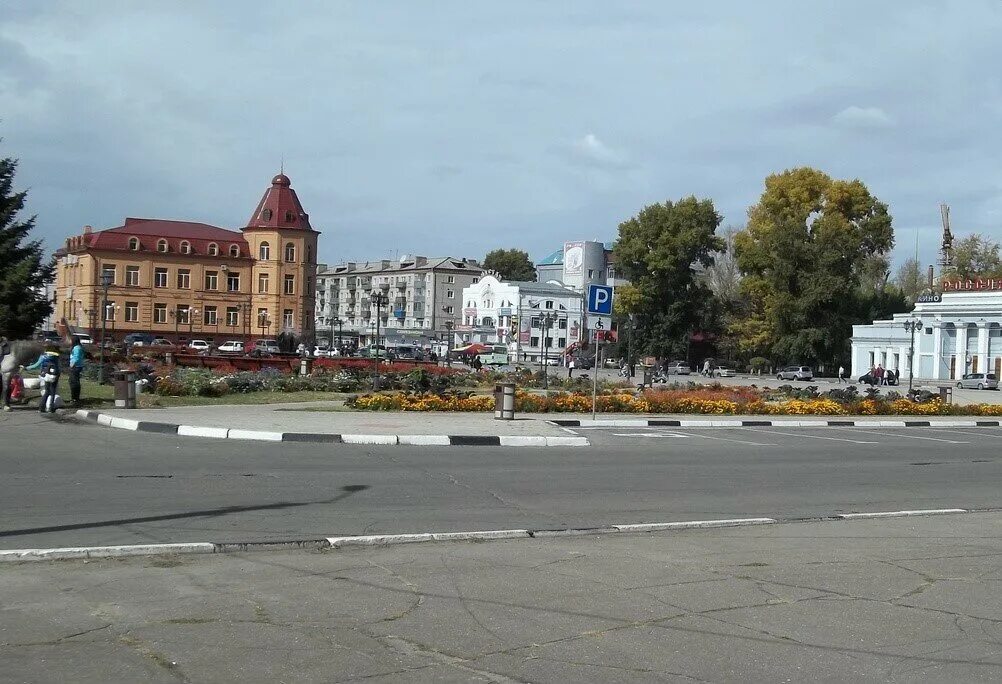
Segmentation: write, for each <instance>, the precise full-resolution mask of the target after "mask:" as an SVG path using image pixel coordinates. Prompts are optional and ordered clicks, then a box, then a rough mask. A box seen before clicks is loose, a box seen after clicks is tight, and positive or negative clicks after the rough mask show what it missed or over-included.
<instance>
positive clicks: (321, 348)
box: [313, 344, 331, 359]
mask: <svg viewBox="0 0 1002 684" xmlns="http://www.w3.org/2000/svg"><path fill="white" fill-rule="evenodd" d="M330 355H331V352H330V349H328V348H327V345H323V344H318V345H317V346H315V347H314V348H313V358H315V359H323V358H326V357H328V356H330Z"/></svg>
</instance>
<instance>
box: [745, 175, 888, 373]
mask: <svg viewBox="0 0 1002 684" xmlns="http://www.w3.org/2000/svg"><path fill="white" fill-rule="evenodd" d="M735 241H736V253H737V258H738V265H739V266H740V267H741V270H742V272H743V273H744V274H745V277H744V280H743V281H742V290H743V292H744V293H745V294H746V295H747V296H748V297H749V299H750V300H751V301H750V306H749V312H748V318H747V319H746V320H744V321H742V322H741V324H740V325H739V326H737V330H738V331H739V332H740V333H741V334H743V335H744V336H745V338H744V340H743V348H745V349H747V350H748V351H752V350H754V349H756V348H758V349H761V348H762V347H765V346H767V347H768V351H769V354H768V355H769V356H771V357H772V358H773V359H774V360H775V361H778V362H802V363H816V362H835V361H837V360H838V359H844V356H845V353H846V349H847V345H848V341H849V338H850V336H851V330H852V324H853V323H859V322H863V321H861V320H859V318H860V313H859V311H860V299H861V297H862V293H861V287H860V285H861V282H862V276H863V272H864V269H865V267H866V265H867V263H868V262H869V261H870V260H871V259H873V258H874V257H883V256H885V255H886V254H887V252H888V251H889V250H890V248H891V247H892V246H893V244H894V233H893V229H892V227H891V216H890V214H889V213H888V211H887V206H886V205H885V204H884V203H882V202H880V201H879V200H877V199H876V198H875V197H874V196H873V195H871V194H870V191H869V190H868V189H867V188H866V186H865V185H864V184H863V183H862V182H861V181H859V180H851V181H844V180H834V179H832V178H830V177H829V176H827V175H826V174H824V173H822V172H821V171H818V170H816V169H811V168H798V169H791V170H788V171H784V172H783V173H779V174H775V175H772V176H769V177H768V178H766V181H765V191H764V192H763V193H762V197H761V198H760V200H759V202H758V203H757V204H755V205H754V206H752V207H751V208H750V209H749V210H748V227H747V228H746V230H745V231H743V232H742V233H740V234H739V235H738V236H737V237H736V238H735ZM866 322H869V321H866ZM766 340H768V341H767V342H766Z"/></svg>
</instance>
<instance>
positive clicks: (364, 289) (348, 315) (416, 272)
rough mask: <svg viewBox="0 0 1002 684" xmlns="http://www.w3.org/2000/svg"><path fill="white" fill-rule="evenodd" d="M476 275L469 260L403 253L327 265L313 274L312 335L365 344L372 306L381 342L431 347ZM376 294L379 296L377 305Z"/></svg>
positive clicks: (370, 335)
mask: <svg viewBox="0 0 1002 684" xmlns="http://www.w3.org/2000/svg"><path fill="white" fill-rule="evenodd" d="M482 274H483V268H481V266H480V264H479V263H477V262H476V261H475V260H474V259H459V258H454V257H423V256H410V255H405V256H403V257H401V258H400V259H399V260H390V259H383V260H380V261H366V262H354V261H351V262H345V263H340V264H334V265H332V266H328V267H326V268H325V269H324V270H323V271H322V272H320V273H319V274H318V275H317V287H318V297H317V302H316V310H315V321H316V328H317V331H318V333H317V337H318V338H320V339H323V340H330V339H332V338H333V340H334V342H335V343H336V342H337V341H338V338H341V340H342V341H344V340H345V339H348V340H352V341H356V342H358V344H369V343H371V342H372V341H373V340H374V339H375V334H376V320H377V309H378V319H379V335H380V341H381V343H386V344H404V343H409V344H415V345H419V346H422V347H427V346H432V345H433V343H434V342H435V341H437V340H443V339H445V338H447V337H450V331H455V329H456V328H457V326H458V324H459V322H460V321H461V320H462V313H461V311H460V309H461V302H462V292H463V288H465V287H468V286H470V285H472V284H474V283H476V282H478V281H479V280H480V277H481V275H482ZM377 295H379V296H380V297H381V298H384V299H383V302H382V304H379V306H378V307H377ZM454 334H455V333H454V332H452V335H454Z"/></svg>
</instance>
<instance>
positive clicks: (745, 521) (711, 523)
mask: <svg viewBox="0 0 1002 684" xmlns="http://www.w3.org/2000/svg"><path fill="white" fill-rule="evenodd" d="M775 522H776V520H775V519H774V518H733V519H731V520H691V521H689V522H669V523H640V524H636V525H613V527H615V528H616V529H617V530H619V531H620V532H658V531H660V530H687V529H706V528H713V527H741V526H743V525H772V524H775Z"/></svg>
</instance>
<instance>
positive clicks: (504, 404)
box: [494, 382, 515, 420]
mask: <svg viewBox="0 0 1002 684" xmlns="http://www.w3.org/2000/svg"><path fill="white" fill-rule="evenodd" d="M494 419H495V420H515V383H514V382H499V383H497V384H496V385H494Z"/></svg>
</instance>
